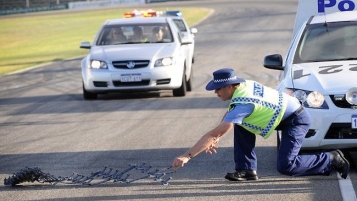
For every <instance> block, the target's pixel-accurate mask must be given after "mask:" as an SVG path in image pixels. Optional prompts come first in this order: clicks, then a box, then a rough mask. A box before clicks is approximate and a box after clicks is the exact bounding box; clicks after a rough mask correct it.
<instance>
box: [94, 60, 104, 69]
mask: <svg viewBox="0 0 357 201" xmlns="http://www.w3.org/2000/svg"><path fill="white" fill-rule="evenodd" d="M89 68H94V69H108V65H107V63H106V62H104V61H99V60H92V61H91V62H90V66H89Z"/></svg>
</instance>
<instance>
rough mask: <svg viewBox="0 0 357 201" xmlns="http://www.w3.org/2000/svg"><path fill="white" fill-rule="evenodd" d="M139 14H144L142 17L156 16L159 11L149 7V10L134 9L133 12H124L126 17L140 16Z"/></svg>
mask: <svg viewBox="0 0 357 201" xmlns="http://www.w3.org/2000/svg"><path fill="white" fill-rule="evenodd" d="M139 16H142V17H156V16H157V12H156V11H154V10H151V9H149V10H147V11H137V10H134V11H132V12H126V13H124V17H125V18H131V17H139Z"/></svg>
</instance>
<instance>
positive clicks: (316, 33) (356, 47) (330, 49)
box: [294, 22, 357, 63]
mask: <svg viewBox="0 0 357 201" xmlns="http://www.w3.org/2000/svg"><path fill="white" fill-rule="evenodd" d="M353 59H357V23H356V22H339V23H328V24H312V25H308V26H307V27H306V29H305V32H304V33H303V37H301V39H300V41H299V44H298V48H297V49H296V52H295V57H294V63H307V62H322V61H336V60H353Z"/></svg>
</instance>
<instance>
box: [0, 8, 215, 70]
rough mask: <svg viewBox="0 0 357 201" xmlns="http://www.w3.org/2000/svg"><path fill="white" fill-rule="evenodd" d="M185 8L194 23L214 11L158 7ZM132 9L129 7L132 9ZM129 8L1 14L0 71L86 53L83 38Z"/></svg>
mask: <svg viewBox="0 0 357 201" xmlns="http://www.w3.org/2000/svg"><path fill="white" fill-rule="evenodd" d="M166 9H168V10H170V9H173V10H177V9H179V10H181V11H182V13H183V16H184V17H185V20H186V21H187V23H188V24H189V26H192V25H193V24H195V23H197V22H198V21H199V20H201V19H202V18H204V17H205V16H207V15H208V13H209V12H210V11H209V10H207V9H198V8H186V7H185V8H157V10H166ZM131 10H132V9H130V10H129V11H131ZM127 11H128V8H125V9H112V10H97V11H93V10H92V11H87V12H81V13H69V14H62V13H57V14H52V15H38V16H27V17H24V16H21V15H19V17H13V18H0V24H1V26H0V48H1V50H0V75H4V74H7V73H10V72H13V71H16V70H21V69H25V68H28V67H32V66H36V65H39V64H43V63H48V62H52V61H56V60H63V59H66V58H70V57H75V56H80V55H85V54H86V53H87V52H88V50H85V49H80V48H79V44H80V43H81V42H82V41H90V42H92V41H93V39H94V36H95V35H96V33H97V31H98V29H99V28H100V26H101V25H102V24H103V23H104V22H105V20H107V19H112V18H121V17H122V16H123V14H124V12H127Z"/></svg>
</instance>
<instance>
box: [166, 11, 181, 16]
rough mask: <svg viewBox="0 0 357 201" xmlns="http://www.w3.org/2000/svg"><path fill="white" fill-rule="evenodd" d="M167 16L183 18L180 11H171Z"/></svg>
mask: <svg viewBox="0 0 357 201" xmlns="http://www.w3.org/2000/svg"><path fill="white" fill-rule="evenodd" d="M165 15H170V16H182V12H181V11H179V10H170V11H166V12H165Z"/></svg>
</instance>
